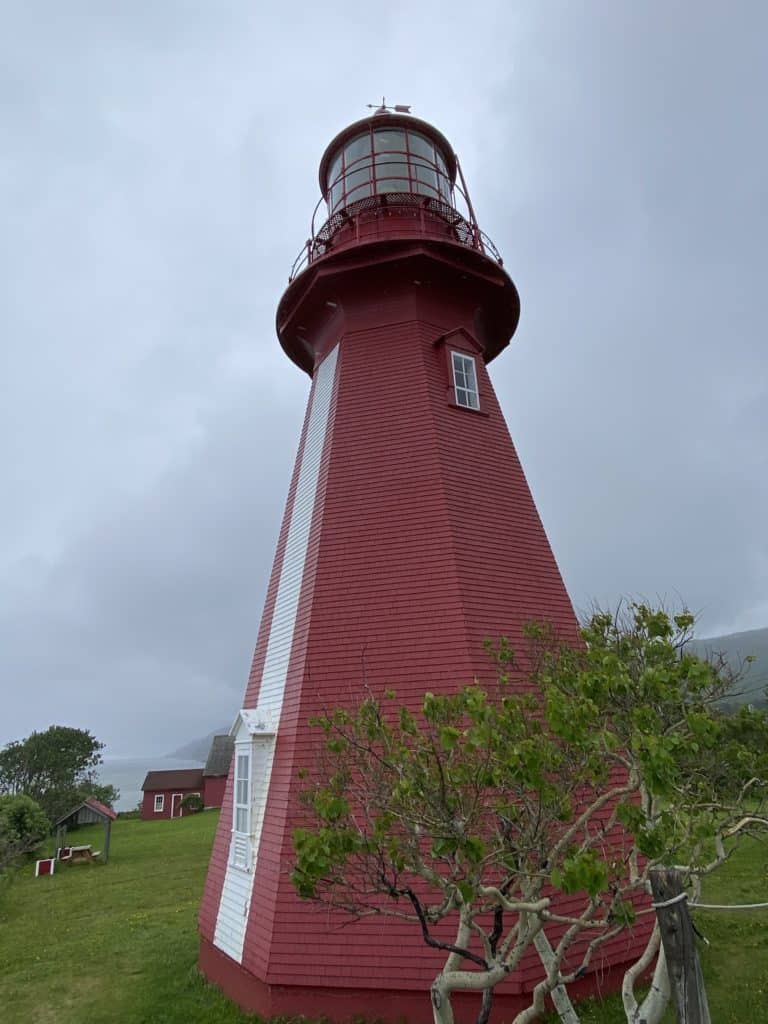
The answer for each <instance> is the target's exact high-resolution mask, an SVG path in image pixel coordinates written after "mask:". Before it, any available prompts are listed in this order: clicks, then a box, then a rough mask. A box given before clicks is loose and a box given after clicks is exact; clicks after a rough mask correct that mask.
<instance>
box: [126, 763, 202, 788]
mask: <svg viewBox="0 0 768 1024" xmlns="http://www.w3.org/2000/svg"><path fill="white" fill-rule="evenodd" d="M202 785H203V769H202V768H177V769H175V770H174V769H172V770H171V771H157V772H147V777H146V779H144V782H143V784H142V787H141V788H142V790H143V791H144V792H145V793H146V792H147V791H155V790H165V789H201V788H202Z"/></svg>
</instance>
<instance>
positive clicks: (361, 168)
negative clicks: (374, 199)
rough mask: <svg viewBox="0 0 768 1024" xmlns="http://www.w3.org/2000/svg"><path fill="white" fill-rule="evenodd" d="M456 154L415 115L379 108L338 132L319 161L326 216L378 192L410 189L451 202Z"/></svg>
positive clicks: (451, 203)
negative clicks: (374, 112) (386, 111)
mask: <svg viewBox="0 0 768 1024" xmlns="http://www.w3.org/2000/svg"><path fill="white" fill-rule="evenodd" d="M455 180H456V158H455V156H454V155H453V151H452V149H451V147H450V145H449V143H448V140H447V139H446V138H445V137H444V136H443V135H442V134H441V133H440V132H438V131H437V130H436V129H435V128H433V127H432V125H430V124H427V123H426V122H425V121H420V120H418V119H417V118H415V117H403V116H401V115H398V114H389V113H378V114H374V116H373V117H369V118H365V119H364V120H362V121H357V122H356V123H355V124H352V125H350V126H349V127H348V128H346V129H345V130H344V131H343V132H341V133H340V134H339V135H337V136H336V138H335V139H334V140H333V142H331V144H330V145H329V146H328V148H327V149H326V151H325V154H324V156H323V159H322V162H321V164H320V190H321V192H322V194H323V197H324V199H325V201H326V203H327V208H328V216H333V214H334V213H337V212H339V211H340V210H344V209H347V208H348V207H350V206H352V205H353V204H354V203H357V202H359V201H360V200H362V199H368V198H369V197H371V196H374V195H387V194H394V193H398V192H401V193H407V194H408V195H414V196H426V197H428V198H430V199H436V200H440V201H442V202H444V203H448V204H450V205H451V206H452V205H453V189H454V183H455Z"/></svg>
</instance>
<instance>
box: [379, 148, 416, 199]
mask: <svg viewBox="0 0 768 1024" xmlns="http://www.w3.org/2000/svg"><path fill="white" fill-rule="evenodd" d="M376 191H377V192H379V193H381V192H410V182H409V180H408V163H407V161H406V159H405V157H399V156H397V155H392V154H390V153H386V154H384V155H382V156H377V157H376Z"/></svg>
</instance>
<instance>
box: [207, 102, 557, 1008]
mask: <svg viewBox="0 0 768 1024" xmlns="http://www.w3.org/2000/svg"><path fill="white" fill-rule="evenodd" d="M457 176H458V180H457ZM459 183H461V186H462V187H459ZM320 189H321V192H322V196H323V201H324V203H325V204H326V205H327V215H326V217H325V219H324V223H323V224H322V227H320V228H319V229H318V230H317V231H313V236H312V238H311V239H310V241H309V242H308V243H307V246H306V250H305V251H304V252H303V253H302V256H301V257H300V259H299V261H297V266H296V267H295V268H294V272H293V274H292V276H291V280H290V283H289V285H288V288H287V290H286V292H285V294H284V295H283V297H282V299H281V301H280V305H279V308H278V312H277V333H278V336H279V338H280V343H281V345H282V346H283V349H284V350H285V352H286V354H287V355H288V357H289V358H290V359H291V360H292V361H293V362H294V363H296V365H297V366H299V367H300V368H301V369H302V370H304V371H305V372H306V373H307V374H309V375H310V376H311V378H312V388H311V392H310V398H309V405H308V409H307V414H306V419H305V423H304V428H303V431H302V435H301V439H300V443H299V450H298V455H297V458H296V465H295V469H294V473H293V479H292V481H291V486H290V490H289V494H288V501H287V506H286V510H285V516H284V519H283V525H282V530H281V533H280V538H279V542H278V547H277V552H276V555H275V562H274V567H273V570H272V576H271V580H270V584H269V589H268V593H267V598H266V605H265V608H264V612H263V617H262V620H261V627H260V630H259V635H258V642H257V645H256V652H255V655H254V659H253V666H252V669H251V674H250V678H249V681H248V687H247V690H246V694H245V699H244V701H243V709H242V710H241V712H240V713H239V715H238V717H237V720H236V722H235V725H234V727H233V734H234V738H235V757H234V759H233V767H232V770H231V774H230V779H229V781H228V785H227V790H226V794H225V798H224V804H223V808H222V815H221V822H220V825H219V831H218V834H217V837H216V842H215V846H214V851H213V855H212V859H211V864H210V869H209V874H208V880H207V884H206V889H205V895H204V899H203V905H202V910H201V914H200V927H201V933H202V945H201V958H200V962H201V966H202V969H203V972H204V973H205V975H206V976H207V977H208V978H209V979H211V980H212V981H215V982H216V983H217V984H219V985H221V987H222V988H223V989H224V990H225V991H226V992H227V993H228V994H229V995H230V996H231V997H232V998H234V999H235V1000H236V1001H237V1002H239V1003H240V1004H241V1005H243V1006H245V1007H246V1008H249V1009H252V1010H256V1011H258V1012H260V1013H262V1014H264V1015H265V1016H270V1015H278V1014H290V1015H293V1014H297V1013H305V1014H307V1015H309V1016H312V1017H318V1016H323V1015H325V1016H330V1017H332V1018H336V1019H342V1018H345V1017H348V1016H351V1015H354V1014H357V1015H364V1016H366V1017H370V1018H371V1019H374V1018H384V1019H386V1020H395V1019H397V1018H398V1017H402V1016H407V1017H409V1019H411V1020H412V1021H418V1020H421V1019H422V1018H424V1017H426V1018H427V1019H431V1014H430V1012H429V1000H428V998H426V995H425V994H426V993H427V992H428V989H429V985H430V983H431V981H432V979H433V978H434V976H435V974H436V973H437V970H438V969H439V965H440V959H439V956H438V955H437V954H435V955H434V956H433V953H432V951H431V950H429V949H428V948H426V947H425V946H424V945H423V943H422V940H421V936H420V934H419V933H418V930H414V929H413V928H412V926H411V925H410V924H408V923H404V922H400V921H397V920H393V919H382V918H367V919H365V920H363V921H360V922H356V923H354V924H352V925H350V922H349V919H348V918H337V917H336V916H334V915H333V914H329V913H328V912H327V911H324V912H318V910H317V908H316V907H314V906H313V905H311V904H307V903H304V902H302V901H301V900H300V899H299V898H298V897H297V895H296V894H295V892H294V890H293V888H292V886H291V883H290V878H289V873H290V866H291V860H292V848H291V831H292V829H293V827H294V826H295V822H296V816H297V814H298V807H297V799H296V798H297V793H298V791H299V790H300V789H301V787H302V785H303V784H302V782H301V781H300V780H299V779H298V777H297V775H298V770H299V769H300V768H302V767H311V766H312V764H313V763H314V753H313V751H314V746H313V744H314V742H315V737H314V735H313V734H312V732H311V730H310V727H309V724H308V720H309V719H310V717H311V716H312V715H313V713H317V712H319V711H320V710H323V709H329V708H332V707H335V706H337V705H339V704H343V703H344V702H348V701H353V700H355V699H357V697H358V696H359V694H360V693H361V688H362V684H363V681H365V683H366V684H367V685H368V686H370V687H372V688H373V689H375V690H378V691H380V690H382V689H384V688H392V689H394V690H395V691H396V692H397V695H398V698H399V699H400V700H402V701H403V702H404V703H406V704H410V705H411V706H413V707H414V708H415V707H416V706H417V705H420V703H421V699H422V697H423V694H424V692H425V691H426V690H432V691H440V690H453V689H456V688H458V687H459V686H460V685H463V684H464V683H467V682H469V681H471V680H472V679H473V678H478V679H480V680H487V681H490V679H491V678H492V677H493V667H492V665H491V664H490V663H489V661H488V659H487V656H486V655H485V654H484V651H483V640H484V639H485V638H486V637H489V636H491V637H497V636H499V635H502V634H503V635H505V636H507V637H509V638H510V639H511V642H512V644H513V645H514V644H515V643H516V642H520V641H521V628H522V626H523V625H524V623H526V622H528V621H530V620H532V619H539V620H548V621H550V622H552V623H554V625H555V626H556V627H557V629H558V630H559V632H560V634H561V635H562V636H564V637H574V638H575V636H576V634H577V625H576V620H575V617H574V614H573V610H572V607H571V604H570V601H569V599H568V595H567V593H566V590H565V587H564V585H563V582H562V579H561V577H560V573H559V571H558V568H557V564H556V562H555V559H554V556H553V554H552V551H551V549H550V546H549V543H548V541H547V537H546V535H545V533H544V529H543V527H542V524H541V521H540V519H539V516H538V514H537V512H536V507H535V505H534V502H533V499H532V497H531V494H530V491H529V489H528V485H527V483H526V480H525V477H524V475H523V471H522V468H521V466H520V463H519V461H518V458H517V455H516V453H515V449H514V446H513V444H512V440H511V438H510V436H509V432H508V430H507V427H506V424H505V422H504V419H503V416H502V414H501V412H500V409H499V405H498V402H497V400H496V396H495V394H494V391H493V387H492V384H491V381H490V378H489V376H488V372H487V369H486V367H487V364H488V363H490V362H491V360H492V359H494V358H495V357H496V356H497V355H499V353H500V352H501V351H502V350H503V349H504V348H505V347H506V346H507V344H508V343H509V341H510V338H511V337H512V335H513V333H514V331H515V328H516V326H517V322H518V316H519V300H518V295H517V291H516V289H515V286H514V284H513V283H512V280H511V278H510V277H509V275H508V274H507V273H506V271H505V270H504V269H503V267H502V263H501V259H500V257H499V256H498V253H497V252H496V250H495V248H494V246H493V245H492V243H491V242H490V241H489V240H488V239H487V238H486V237H485V235H483V233H482V232H481V231H480V229H479V227H478V224H477V221H476V219H475V216H474V213H473V210H472V206H471V203H470V202H469V200H468V197H467V196H466V189H465V188H464V187H463V179H462V177H461V172H460V169H459V167H458V163H457V160H456V157H455V155H454V153H453V151H452V149H451V147H450V145H449V143H448V142H447V140H446V139H445V138H444V136H443V135H442V134H441V133H440V132H439V131H437V130H436V129H435V128H433V127H432V126H431V125H429V124H427V123H425V122H424V121H420V120H417V119H416V118H414V117H411V116H407V115H403V114H399V113H391V112H388V111H386V110H384V109H382V110H381V111H380V112H378V113H376V114H374V115H373V116H372V117H369V118H366V119H365V120H362V121H358V122H356V123H355V124H352V125H350V126H349V127H348V128H346V129H345V130H344V131H342V132H341V133H340V134H339V135H338V136H337V137H336V138H335V139H334V140H333V141H332V142H331V144H330V145H329V146H328V148H327V149H326V151H325V154H324V155H323V158H322V160H321V163H320ZM341 924H345V925H347V927H343V928H342V927H340V925H341ZM528 963H529V968H530V970H528V969H526V968H525V967H524V969H523V971H521V972H520V973H519V974H518V975H516V976H514V977H513V978H511V979H510V981H509V982H508V983H505V985H504V986H503V988H502V989H500V990H499V1000H500V1005H501V1002H502V1000H503V999H504V998H505V994H506V998H507V999H508V1000H510V1001H511V1002H510V1007H511V1003H513V1002H515V1000H517V1006H518V1007H519V1006H521V1005H522V1004H521V1002H520V1000H521V998H522V997H523V993H524V992H527V991H530V988H531V987H532V984H533V981H534V979H535V976H536V975H537V974H539V973H540V967H539V965H538V963H537V962H536V961H534V960H533V959H532V960H531V961H530V962H528ZM526 1002H527V1000H526Z"/></svg>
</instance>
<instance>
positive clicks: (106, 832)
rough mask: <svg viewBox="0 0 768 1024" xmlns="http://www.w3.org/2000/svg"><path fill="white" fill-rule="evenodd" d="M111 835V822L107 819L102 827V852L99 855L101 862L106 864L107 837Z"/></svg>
mask: <svg viewBox="0 0 768 1024" xmlns="http://www.w3.org/2000/svg"><path fill="white" fill-rule="evenodd" d="M111 833H112V821H111V819H110V818H107V823H106V825H105V826H104V852H103V853H102V855H101V859H102V861H103V862H104V863H105V864H106V863H107V858H108V857H109V837H110V835H111Z"/></svg>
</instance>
